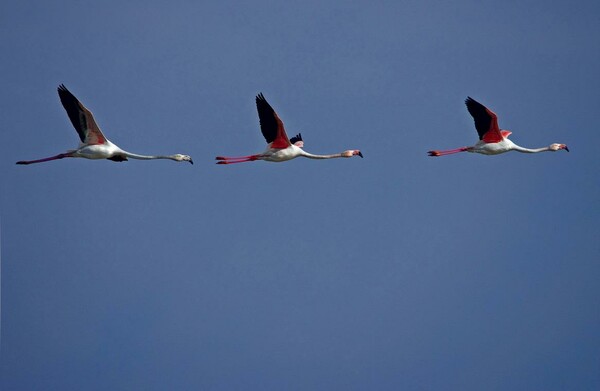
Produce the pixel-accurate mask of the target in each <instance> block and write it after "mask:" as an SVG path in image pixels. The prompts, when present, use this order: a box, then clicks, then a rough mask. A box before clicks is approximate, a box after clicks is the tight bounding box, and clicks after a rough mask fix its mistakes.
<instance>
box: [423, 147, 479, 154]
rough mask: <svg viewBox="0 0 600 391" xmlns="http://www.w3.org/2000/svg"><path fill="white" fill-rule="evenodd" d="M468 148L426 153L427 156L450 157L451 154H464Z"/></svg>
mask: <svg viewBox="0 0 600 391" xmlns="http://www.w3.org/2000/svg"><path fill="white" fill-rule="evenodd" d="M468 150H469V148H468V147H462V148H456V149H448V150H446V151H429V152H427V153H428V154H429V156H445V155H451V154H453V153H459V152H466V151H468Z"/></svg>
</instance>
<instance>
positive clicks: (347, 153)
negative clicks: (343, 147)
mask: <svg viewBox="0 0 600 391" xmlns="http://www.w3.org/2000/svg"><path fill="white" fill-rule="evenodd" d="M300 156H304V157H306V158H309V159H335V158H338V157H344V158H349V157H352V156H360V157H363V154H362V152H360V151H359V150H358V149H356V150H352V149H351V150H348V151H344V152H340V153H334V154H331V155H314V154H312V153H308V152H305V151H302V153H301V154H300Z"/></svg>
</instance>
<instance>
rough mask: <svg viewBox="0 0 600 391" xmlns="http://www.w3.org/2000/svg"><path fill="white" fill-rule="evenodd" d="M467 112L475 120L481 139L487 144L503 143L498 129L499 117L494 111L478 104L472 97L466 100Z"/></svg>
mask: <svg viewBox="0 0 600 391" xmlns="http://www.w3.org/2000/svg"><path fill="white" fill-rule="evenodd" d="M465 104H466V105H467V110H469V113H470V114H471V116H472V117H473V119H474V120H475V129H477V134H479V139H480V140H483V141H484V142H486V143H497V142H500V141H502V139H503V137H502V133H500V128H499V127H498V116H497V115H496V113H494V112H493V111H492V110H490V109H488V108H487V107H485V106H484V105H482V104H481V103H479V102H477V101H476V100H475V99H473V98H471V97H470V96H469V97H467V100H465Z"/></svg>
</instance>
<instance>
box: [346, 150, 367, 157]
mask: <svg viewBox="0 0 600 391" xmlns="http://www.w3.org/2000/svg"><path fill="white" fill-rule="evenodd" d="M342 156H343V157H352V156H360V157H363V154H362V152H360V151H359V150H358V149H351V150H349V151H344V152H342Z"/></svg>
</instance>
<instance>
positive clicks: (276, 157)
mask: <svg viewBox="0 0 600 391" xmlns="http://www.w3.org/2000/svg"><path fill="white" fill-rule="evenodd" d="M256 109H257V110H258V118H259V120H260V130H261V132H262V134H263V136H264V138H265V140H267V144H268V146H267V149H266V150H265V151H264V152H263V153H259V154H256V155H248V156H240V157H223V156H217V157H216V160H219V161H218V162H217V164H232V163H244V162H252V161H255V160H266V161H268V162H284V161H286V160H291V159H294V158H297V157H298V156H302V157H307V158H309V159H333V158H338V157H346V158H348V157H352V156H357V155H358V156H360V157H361V158H362V157H363V155H362V153H361V152H360V151H359V150H357V149H351V150H348V151H344V152H341V153H335V154H332V155H313V154H312V153H308V152H304V150H302V147H303V146H304V141H302V135H301V134H297V135H296V136H295V137H292V138H291V139H288V136H287V134H286V133H285V128H284V127H283V122H282V121H281V120H280V119H279V116H278V115H277V113H276V112H275V110H273V108H272V107H271V105H270V104H269V103H268V102H267V100H266V99H265V97H264V96H263V94H262V93H260V94H258V95H257V96H256Z"/></svg>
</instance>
